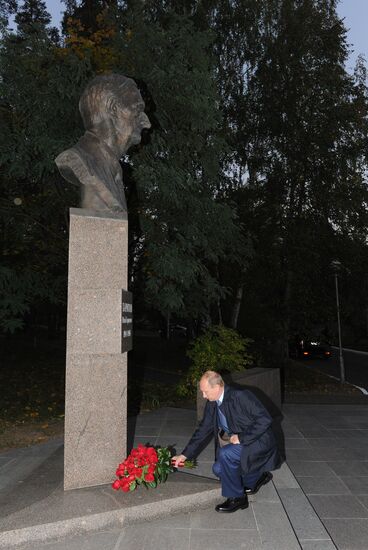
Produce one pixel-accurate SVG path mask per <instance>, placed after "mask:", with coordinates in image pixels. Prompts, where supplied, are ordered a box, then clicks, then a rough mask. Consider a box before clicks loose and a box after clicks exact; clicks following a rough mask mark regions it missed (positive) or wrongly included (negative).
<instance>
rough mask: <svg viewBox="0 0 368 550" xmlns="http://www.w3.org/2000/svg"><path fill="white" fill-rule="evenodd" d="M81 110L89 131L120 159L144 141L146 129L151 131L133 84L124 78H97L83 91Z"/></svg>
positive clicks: (142, 102) (106, 76) (113, 75)
mask: <svg viewBox="0 0 368 550" xmlns="http://www.w3.org/2000/svg"><path fill="white" fill-rule="evenodd" d="M79 110H80V113H81V115H82V119H83V123H84V126H85V128H86V130H89V131H91V132H93V133H95V134H96V135H97V136H98V137H99V138H100V139H102V140H104V141H105V142H106V143H107V144H108V145H109V146H110V148H111V149H113V150H114V151H115V152H116V153H117V154H118V155H119V156H121V155H122V154H124V153H125V151H127V149H129V147H130V146H131V145H136V144H137V143H139V142H140V141H141V132H142V130H143V129H144V128H147V129H148V128H150V127H151V124H150V122H149V120H148V117H147V115H146V114H145V112H144V101H143V99H142V96H141V94H140V92H139V90H138V88H137V86H136V84H135V82H134V80H132V79H131V78H128V77H126V76H123V75H118V74H110V75H100V76H96V77H95V78H94V79H93V80H92V81H91V82H90V83H89V84H88V85H87V87H86V89H85V90H84V92H83V94H82V96H81V98H80V101H79Z"/></svg>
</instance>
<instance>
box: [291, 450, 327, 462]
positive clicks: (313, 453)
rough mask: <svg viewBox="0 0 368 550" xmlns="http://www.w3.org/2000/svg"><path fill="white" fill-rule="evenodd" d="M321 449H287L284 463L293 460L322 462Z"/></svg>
mask: <svg viewBox="0 0 368 550" xmlns="http://www.w3.org/2000/svg"><path fill="white" fill-rule="evenodd" d="M321 450H322V449H312V448H310V449H289V450H288V451H287V453H286V461H287V462H289V461H295V460H322V459H321V456H320V452H321Z"/></svg>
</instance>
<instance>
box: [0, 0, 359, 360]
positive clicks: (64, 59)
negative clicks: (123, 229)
mask: <svg viewBox="0 0 368 550" xmlns="http://www.w3.org/2000/svg"><path fill="white" fill-rule="evenodd" d="M15 7H16V6H15V5H14V3H13V5H10V4H9V3H8V4H6V3H3V4H2V8H3V9H2V12H1V15H2V16H3V15H4V17H2V19H3V21H4V24H5V20H6V14H7V10H8V11H9V10H11V9H13V10H14V9H15ZM34 14H38V15H37V16H36V17H35V16H34ZM15 17H16V21H17V22H18V31H17V32H15V33H14V32H9V31H5V32H4V33H3V35H2V38H1V50H0V70H1V81H0V94H1V96H0V97H1V110H0V116H1V125H2V136H1V151H0V163H1V167H2V169H1V180H0V186H1V203H0V208H1V212H2V222H1V240H2V267H1V271H0V285H1V289H2V296H3V298H1V299H0V323H1V329H2V330H3V331H9V330H12V331H14V330H16V329H17V330H20V329H21V328H22V327H23V328H24V327H25V328H27V326H28V327H29V326H32V325H37V324H40V323H41V324H45V323H46V324H49V325H50V330H51V327H52V325H53V327H54V328H53V330H55V329H57V327H58V326H59V325H61V324H62V322H63V320H65V299H66V268H67V265H66V260H67V253H66V251H67V223H68V218H67V215H68V206H71V205H76V204H77V192H76V190H75V189H72V188H70V186H68V185H67V184H66V183H64V181H63V180H62V179H61V177H60V176H59V175H58V173H57V171H56V169H55V165H54V162H53V159H54V158H55V157H56V156H57V154H58V153H59V152H60V151H61V150H63V149H65V148H67V147H69V146H70V145H72V144H73V143H75V141H76V140H77V138H78V137H79V136H80V135H81V133H82V131H83V130H82V126H81V121H80V118H79V114H78V112H77V104H78V98H79V95H80V93H81V90H82V89H83V86H84V85H85V83H86V82H87V81H88V80H89V79H90V78H91V77H92V76H93V75H95V74H99V73H103V72H108V71H117V72H122V73H124V74H128V75H129V76H131V77H133V78H135V79H136V81H137V83H138V85H139V86H140V87H141V90H142V94H143V95H144V98H145V100H146V107H147V108H146V110H147V113H148V115H149V117H150V119H151V122H152V124H153V129H152V132H151V135H150V136H149V138H148V139H146V138H145V143H144V144H143V146H139V147H137V148H136V149H135V150H133V151H131V152H129V155H127V156H126V158H124V159H123V168H124V180H125V186H126V193H127V197H128V204H129V213H130V266H131V273H130V285H131V289H132V290H133V291H134V295H135V304H136V306H135V307H136V318H137V319H138V320H139V319H140V320H142V321H143V320H146V321H147V320H149V319H151V321H152V319H163V320H164V323H163V324H165V329H166V332H167V333H169V328H170V322H176V321H178V320H180V322H181V323H185V324H186V325H187V326H188V327H191V330H193V331H195V330H199V327H201V326H202V327H203V326H204V325H206V324H209V323H218V322H223V323H225V324H227V325H229V326H233V327H235V328H238V330H239V331H240V332H242V333H243V334H244V335H246V336H249V337H251V338H253V339H254V341H255V344H254V345H255V348H256V350H257V352H258V357H259V358H260V359H259V360H260V361H262V364H271V363H272V361H275V362H280V361H282V360H283V359H284V358H285V357H286V355H287V342H288V341H289V339H290V338H291V337H292V336H293V335H295V334H297V333H298V334H301V333H310V332H312V331H320V332H321V331H324V332H325V333H327V335H328V336H329V338H331V339H332V340H333V339H334V334H335V303H334V283H333V273H332V271H331V267H330V265H331V261H332V260H334V259H338V260H340V261H341V263H342V265H343V266H344V269H343V271H342V272H341V274H340V279H341V293H342V296H341V302H342V314H343V318H342V320H343V327H344V337H345V341H346V343H349V344H350V345H355V344H359V343H360V344H362V345H364V343H366V342H367V328H368V327H367V314H366V311H367V306H368V296H367V290H368V285H367V280H366V267H367V260H368V255H367V246H366V227H367V185H366V162H367V159H366V151H367V88H366V69H365V63H364V61H363V60H362V59H359V60H358V64H357V67H356V71H355V74H354V75H350V74H348V73H347V72H346V69H345V62H346V59H347V56H348V46H347V43H346V31H345V29H344V26H343V23H342V21H341V20H340V19H339V18H338V16H337V13H336V2H335V1H333V0H265V1H264V2H254V1H251V0H242V1H240V0H239V1H237V0H233V1H230V2H229V1H226V2H225V1H224V0H207V1H206V2H198V1H184V0H182V1H180V2H175V3H174V2H172V3H171V2H165V3H163V2H159V1H157V0H150V1H148V2H144V3H141V2H137V1H133V2H130V1H129V2H119V3H118V2H113V1H111V2H102V1H101V2H93V3H91V2H88V1H86V0H85V1H81V2H77V1H74V0H73V1H68V2H67V3H66V15H65V17H64V21H63V34H62V36H59V35H58V33H57V32H56V31H55V30H54V29H51V28H50V27H49V18H48V15H47V13H46V12H45V6H44V4H43V2H40V1H37V0H32V1H27V2H25V3H22V4H21V5H20V6H19V7H18V10H17V13H16V16H15ZM35 30H36V31H37V32H35Z"/></svg>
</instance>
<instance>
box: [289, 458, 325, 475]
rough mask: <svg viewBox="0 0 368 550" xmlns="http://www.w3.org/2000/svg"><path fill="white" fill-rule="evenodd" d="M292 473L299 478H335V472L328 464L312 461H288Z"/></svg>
mask: <svg viewBox="0 0 368 550" xmlns="http://www.w3.org/2000/svg"><path fill="white" fill-rule="evenodd" d="M288 465H289V466H290V469H291V471H292V472H293V474H294V475H295V476H297V477H299V476H315V475H323V476H325V477H326V476H335V475H336V474H335V472H334V471H333V470H332V468H330V466H329V465H328V464H326V462H322V461H311V460H288Z"/></svg>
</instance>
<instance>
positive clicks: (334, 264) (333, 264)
mask: <svg viewBox="0 0 368 550" xmlns="http://www.w3.org/2000/svg"><path fill="white" fill-rule="evenodd" d="M331 267H332V269H333V271H334V276H335V290H336V311H337V328H338V333H339V363H340V382H341V384H343V383H344V382H345V365H344V356H343V354H342V343H341V322H340V300H339V281H338V276H337V274H338V272H339V270H340V268H341V263H340V262H339V260H333V261H332V262H331Z"/></svg>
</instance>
